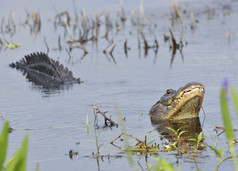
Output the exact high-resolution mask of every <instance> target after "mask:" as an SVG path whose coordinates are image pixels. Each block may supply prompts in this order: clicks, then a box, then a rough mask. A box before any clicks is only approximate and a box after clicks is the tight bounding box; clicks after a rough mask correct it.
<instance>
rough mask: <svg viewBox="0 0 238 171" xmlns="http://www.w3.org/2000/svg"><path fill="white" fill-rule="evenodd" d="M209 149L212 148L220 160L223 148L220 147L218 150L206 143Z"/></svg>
mask: <svg viewBox="0 0 238 171" xmlns="http://www.w3.org/2000/svg"><path fill="white" fill-rule="evenodd" d="M207 146H208V147H209V148H210V149H212V150H213V151H214V152H215V153H216V155H217V156H218V157H219V158H220V160H222V156H223V148H221V149H220V150H219V151H218V150H217V149H216V148H214V147H212V146H210V145H207Z"/></svg>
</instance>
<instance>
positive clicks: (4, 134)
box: [0, 121, 9, 170]
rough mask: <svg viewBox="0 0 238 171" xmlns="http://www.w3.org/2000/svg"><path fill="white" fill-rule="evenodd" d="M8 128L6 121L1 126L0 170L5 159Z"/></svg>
mask: <svg viewBox="0 0 238 171" xmlns="http://www.w3.org/2000/svg"><path fill="white" fill-rule="evenodd" d="M8 130H9V121H6V122H5V124H4V126H3V130H2V134H1V137H0V170H3V167H4V166H3V165H4V161H5V159H6V154H7V141H8Z"/></svg>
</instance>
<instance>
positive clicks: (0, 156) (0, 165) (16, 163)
mask: <svg viewBox="0 0 238 171" xmlns="http://www.w3.org/2000/svg"><path fill="white" fill-rule="evenodd" d="M8 133H9V121H6V122H5V124H4V126H3V130H2V134H1V137H0V170H3V171H4V170H5V171H14V170H18V171H25V170H26V160H27V146H28V135H26V136H25V139H24V141H23V143H22V146H21V147H20V148H19V150H18V151H17V152H16V154H15V155H14V156H13V157H12V158H11V159H10V160H7V165H6V166H4V164H5V161H6V154H7V145H8Z"/></svg>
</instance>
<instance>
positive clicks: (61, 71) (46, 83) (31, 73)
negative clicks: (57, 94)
mask: <svg viewBox="0 0 238 171" xmlns="http://www.w3.org/2000/svg"><path fill="white" fill-rule="evenodd" d="M9 66H10V67H12V68H16V69H17V70H21V71H22V72H23V75H26V78H27V79H29V80H30V81H32V82H34V83H35V84H38V85H42V86H43V87H46V88H53V87H58V86H60V85H68V84H73V83H79V84H80V83H81V80H80V78H75V77H73V74H72V72H71V71H69V70H68V68H67V67H64V66H63V65H62V64H59V62H58V61H55V60H53V59H51V58H49V57H48V55H47V54H45V53H42V52H41V53H33V54H30V55H26V56H25V57H24V58H22V59H21V60H20V61H19V62H16V63H11V64H10V65H9Z"/></svg>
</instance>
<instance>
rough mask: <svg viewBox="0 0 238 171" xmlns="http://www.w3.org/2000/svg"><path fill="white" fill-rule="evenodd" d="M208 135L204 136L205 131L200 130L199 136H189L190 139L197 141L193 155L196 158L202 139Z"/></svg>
mask: <svg viewBox="0 0 238 171" xmlns="http://www.w3.org/2000/svg"><path fill="white" fill-rule="evenodd" d="M205 137H206V136H203V133H202V132H200V133H199V134H198V136H197V138H189V139H188V140H189V141H195V142H196V143H197V145H196V147H195V149H194V155H193V158H195V156H196V154H197V150H198V147H199V145H201V144H200V143H201V142H202V140H203V139H204V138H205Z"/></svg>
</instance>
